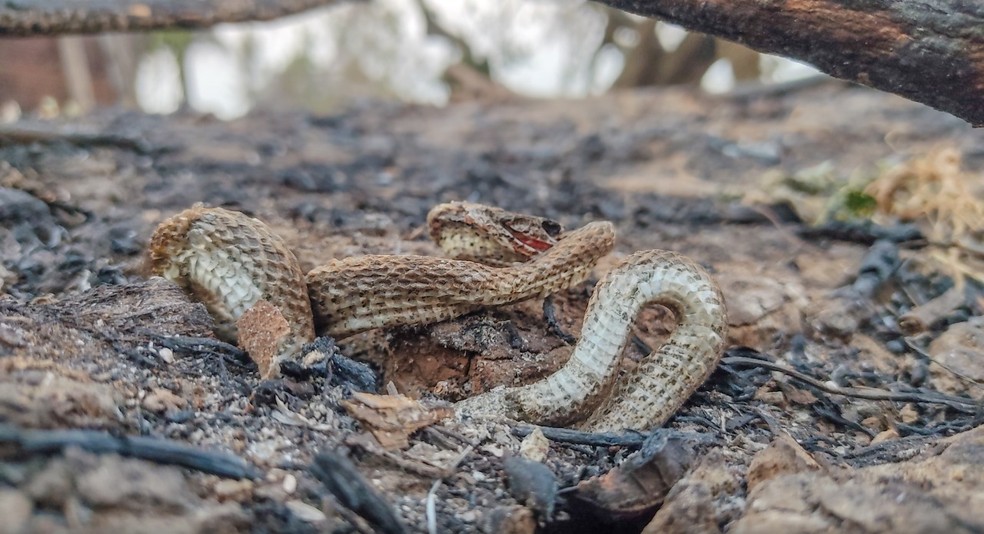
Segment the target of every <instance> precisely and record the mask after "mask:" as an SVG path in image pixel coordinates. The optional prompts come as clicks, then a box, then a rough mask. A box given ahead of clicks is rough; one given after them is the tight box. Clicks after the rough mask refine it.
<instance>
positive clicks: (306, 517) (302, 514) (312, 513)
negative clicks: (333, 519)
mask: <svg viewBox="0 0 984 534" xmlns="http://www.w3.org/2000/svg"><path fill="white" fill-rule="evenodd" d="M285 505H286V506H287V509H288V510H290V512H291V513H292V514H294V516H295V517H297V518H298V519H300V520H301V521H304V522H305V523H320V522H322V521H327V520H328V516H326V515H325V513H324V512H322V511H321V510H319V509H317V508H315V507H313V506H311V505H310V504H307V503H305V502H302V501H297V500H294V501H287V502H286V503H285Z"/></svg>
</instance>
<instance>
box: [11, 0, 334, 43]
mask: <svg viewBox="0 0 984 534" xmlns="http://www.w3.org/2000/svg"><path fill="white" fill-rule="evenodd" d="M336 3H340V2H339V0H15V1H10V2H3V3H2V4H0V36H7V37H11V36H13V37H24V36H30V35H60V34H70V33H100V32H123V31H127V32H130V31H148V30H166V29H174V28H185V29H194V28H208V27H211V26H214V25H216V24H220V23H223V22H247V21H253V20H271V19H275V18H278V17H283V16H286V15H292V14H294V13H299V12H301V11H305V10H307V9H311V8H314V7H318V6H325V5H331V4H336Z"/></svg>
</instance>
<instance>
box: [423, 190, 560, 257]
mask: <svg viewBox="0 0 984 534" xmlns="http://www.w3.org/2000/svg"><path fill="white" fill-rule="evenodd" d="M427 227H428V230H429V231H430V235H431V238H432V239H433V240H434V242H435V243H437V244H438V245H439V246H440V247H441V249H443V250H444V253H445V254H447V255H448V256H450V257H453V258H458V259H463V260H471V261H478V262H481V263H485V264H489V265H498V266H506V265H511V264H513V263H522V262H527V261H529V260H531V259H533V258H534V257H536V256H538V255H540V254H541V253H543V252H544V251H546V250H548V249H550V248H551V247H553V246H554V245H556V244H557V241H558V239H560V237H561V235H562V234H563V233H564V227H563V226H562V225H561V224H560V223H558V222H557V221H554V220H552V219H547V218H544V217H536V216H533V215H525V214H521V213H514V212H511V211H506V210H504V209H501V208H495V207H492V206H486V205H484V204H476V203H473V202H449V203H446V204H440V205H438V206H435V207H434V208H433V209H432V210H430V212H429V213H428V214H427Z"/></svg>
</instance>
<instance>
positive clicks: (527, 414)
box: [150, 203, 727, 431]
mask: <svg viewBox="0 0 984 534" xmlns="http://www.w3.org/2000/svg"><path fill="white" fill-rule="evenodd" d="M428 223H429V225H430V228H431V234H432V236H433V237H435V241H437V242H438V243H440V244H441V245H442V246H444V247H445V248H446V249H448V248H451V247H454V250H452V253H455V254H457V255H459V256H462V257H467V258H470V259H480V258H491V260H490V261H491V262H492V263H495V264H498V265H502V266H500V267H493V266H490V265H484V264H482V263H477V262H475V261H470V260H464V259H447V258H436V257H430V256H360V257H354V258H346V259H342V260H334V261H332V262H330V263H328V264H327V265H324V266H321V267H318V268H316V269H314V270H312V271H311V272H309V273H308V274H307V275H306V276H304V275H302V274H301V270H300V267H299V266H298V262H297V259H296V258H295V257H294V255H293V253H291V252H290V250H289V249H288V248H287V247H286V245H285V244H284V243H283V241H282V240H281V239H280V238H279V237H277V236H276V235H275V234H273V232H272V231H270V229H269V228H268V227H267V226H266V225H265V224H263V223H262V222H260V221H259V220H256V219H252V218H250V217H247V216H246V215H244V214H242V213H238V212H234V211H229V210H224V209H220V208H201V207H195V208H192V209H189V210H186V211H184V212H182V213H180V214H178V215H175V216H174V217H172V218H170V219H168V220H167V221H164V222H163V223H162V224H161V225H160V226H159V227H158V229H157V230H156V231H155V234H154V236H153V238H152V240H151V245H150V270H151V272H152V273H153V274H155V275H159V276H164V277H165V278H168V279H171V280H173V281H175V282H176V283H178V284H179V285H180V286H181V287H183V288H184V289H185V290H186V291H187V292H188V293H189V294H191V295H192V296H193V297H195V298H197V299H199V300H201V301H202V302H203V303H204V304H205V305H206V306H207V307H208V309H209V311H210V312H211V313H212V314H213V316H214V317H215V318H216V322H217V333H218V334H219V335H221V336H223V337H225V338H227V339H229V340H234V339H235V336H236V321H237V320H239V318H240V317H241V316H243V314H244V313H246V312H247V311H249V310H250V308H252V307H254V306H255V305H256V304H257V303H258V302H260V301H266V302H267V303H269V304H272V305H273V307H274V308H275V309H276V310H278V311H279V313H280V314H282V316H283V318H284V319H285V320H286V322H287V324H288V325H289V326H290V335H289V336H287V338H286V340H285V341H283V342H282V343H281V345H279V346H278V347H277V349H276V351H277V352H278V354H279V355H278V361H284V360H292V359H297V358H298V352H299V351H300V347H301V346H303V345H304V344H306V343H308V342H310V341H313V340H314V336H315V331H317V332H319V333H322V334H327V335H332V336H335V337H344V336H347V335H350V334H354V333H357V332H361V331H363V330H367V329H371V328H380V327H390V326H395V325H407V324H425V323H432V322H436V321H442V320H448V319H452V318H454V317H458V316H460V315H463V314H465V313H468V312H471V311H474V310H477V309H480V308H483V307H488V306H497V305H502V304H508V303H512V302H518V301H521V300H525V299H529V298H535V297H544V296H546V295H548V294H551V293H554V292H557V291H560V290H562V289H564V288H566V287H570V286H572V285H574V284H577V283H579V282H581V281H582V280H584V279H585V278H586V277H587V276H588V274H589V273H590V271H591V269H592V267H593V266H594V265H595V263H596V262H597V261H598V259H599V258H601V257H602V256H604V255H605V254H607V253H608V252H609V251H610V250H611V249H612V247H613V244H614V228H613V227H612V225H611V224H610V223H606V222H596V223H589V224H587V225H585V226H583V227H581V228H579V229H577V230H574V231H571V232H568V233H567V234H564V235H563V236H562V237H559V238H558V237H557V236H558V235H559V234H560V231H561V229H560V227H559V225H556V223H553V222H552V221H549V220H547V219H541V218H537V217H529V216H523V215H518V214H512V213H509V212H505V211H503V210H499V209H497V208H491V207H488V206H481V205H477V204H469V203H451V204H447V205H442V206H438V207H437V208H435V209H434V210H432V212H431V214H430V216H429V217H428ZM476 228H477V229H478V230H477V231H476V230H475V229H476ZM527 259H528V261H525V260H527ZM517 262H518V263H517ZM650 302H656V303H660V304H663V305H665V306H667V307H668V308H670V309H671V310H672V311H673V312H674V313H675V314H676V316H677V319H678V321H679V325H678V327H677V328H676V329H675V330H674V332H673V334H672V335H671V336H670V338H669V339H668V340H667V342H666V343H664V344H663V345H662V346H661V347H660V348H658V349H657V350H655V351H654V352H653V353H652V354H650V355H648V356H647V357H646V358H644V359H643V361H642V362H640V364H639V366H638V368H637V369H636V372H635V373H634V374H633V375H632V376H630V377H627V379H625V380H622V381H616V376H617V370H618V365H617V363H618V362H617V360H618V357H619V356H620V355H621V353H622V351H623V349H624V348H625V345H626V343H627V340H628V338H629V329H630V327H631V324H632V322H633V321H634V319H635V316H636V314H637V313H638V311H639V309H640V308H641V307H642V306H643V305H645V304H646V303H650ZM726 324H727V323H726V317H725V308H724V303H723V299H722V297H721V293H720V291H719V290H718V288H717V286H716V285H715V284H714V282H713V281H712V280H711V278H710V277H709V276H708V274H707V273H706V272H705V271H704V269H702V268H701V267H700V266H699V265H697V264H695V263H693V262H692V261H691V260H689V259H687V258H685V257H683V256H681V255H679V254H675V253H672V252H666V251H657V250H654V251H646V252H639V253H636V254H633V255H630V256H629V257H627V258H626V259H625V261H624V262H623V263H622V264H620V265H619V266H618V267H616V268H615V269H613V270H612V271H611V272H610V273H609V274H608V276H606V277H605V278H604V279H603V280H602V281H601V282H599V284H598V286H597V288H596V289H595V292H594V294H593V295H592V297H591V301H590V302H589V304H588V310H587V312H586V314H585V321H584V327H583V329H582V332H581V339H580V341H579V342H578V344H577V346H576V347H575V348H574V352H573V354H572V356H571V358H570V360H569V361H568V363H567V364H566V365H565V366H564V367H563V368H562V369H561V370H559V371H558V372H556V373H555V374H553V375H551V376H549V377H547V378H546V379H544V380H541V381H539V382H536V383H533V384H530V385H527V386H520V387H508V388H498V389H495V390H493V391H490V392H488V393H485V394H482V395H478V396H475V397H471V398H469V399H466V400H464V401H462V402H460V403H458V405H457V406H456V408H457V410H458V411H459V413H462V414H470V415H474V416H483V417H486V416H487V417H509V418H513V419H521V420H525V421H529V422H534V423H539V424H550V425H560V424H569V423H576V422H581V424H582V426H583V427H584V428H586V429H591V430H598V431H601V430H617V429H624V428H635V429H646V428H650V427H654V426H658V425H660V424H662V423H663V422H665V420H666V419H667V418H669V417H670V416H671V415H672V414H673V413H674V412H675V411H676V409H678V408H679V406H680V405H681V404H682V403H683V402H684V401H685V400H686V399H687V398H688V397H689V396H690V394H691V393H693V391H694V390H695V389H696V388H697V387H698V386H699V385H700V384H701V383H702V382H703V381H704V380H705V379H706V378H707V375H708V374H709V373H710V372H711V371H712V370H713V369H714V367H715V366H716V365H717V362H718V360H719V359H720V356H721V353H722V350H723V346H724V340H725V333H726ZM276 372H277V367H276V366H273V367H272V368H270V369H269V370H268V371H267V372H266V373H265V374H268V375H274V374H276Z"/></svg>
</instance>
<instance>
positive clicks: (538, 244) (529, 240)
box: [509, 230, 553, 252]
mask: <svg viewBox="0 0 984 534" xmlns="http://www.w3.org/2000/svg"><path fill="white" fill-rule="evenodd" d="M509 231H510V232H511V233H512V235H513V237H515V238H516V240H517V241H519V242H520V243H522V244H524V245H526V246H528V247H532V248H533V249H535V250H539V251H540V252H543V251H544V250H547V249H549V248H550V247H552V246H553V245H552V244H550V243H548V242H546V241H541V240H539V239H536V238H535V237H533V236H530V235H527V234H524V233H521V232H517V231H515V230H509Z"/></svg>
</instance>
